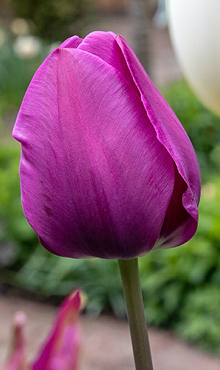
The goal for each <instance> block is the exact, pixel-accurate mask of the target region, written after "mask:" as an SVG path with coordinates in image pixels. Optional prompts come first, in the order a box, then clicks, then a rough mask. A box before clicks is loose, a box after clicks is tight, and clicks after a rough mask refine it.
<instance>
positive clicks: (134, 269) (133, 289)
mask: <svg viewBox="0 0 220 370" xmlns="http://www.w3.org/2000/svg"><path fill="white" fill-rule="evenodd" d="M118 262H119V267H120V272H121V278H122V284H123V289H124V296H125V301H126V306H127V315H128V322H129V326H130V333H131V340H132V346H133V352H134V361H135V366H136V370H153V365H152V360H151V353H150V345H149V340H148V334H147V325H146V320H145V316H144V306H143V299H142V292H141V287H140V279H139V272H138V259H137V258H133V259H130V260H121V259H119V260H118Z"/></svg>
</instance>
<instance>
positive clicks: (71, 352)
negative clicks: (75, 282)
mask: <svg viewBox="0 0 220 370" xmlns="http://www.w3.org/2000/svg"><path fill="white" fill-rule="evenodd" d="M79 310H80V296H79V291H75V292H73V293H72V294H71V295H70V296H69V297H67V298H66V300H65V301H64V303H63V304H62V306H61V307H60V309H59V311H58V314H57V318H56V321H55V323H54V327H53V329H52V331H51V333H50V334H49V337H48V338H47V340H46V343H45V344H44V346H43V348H42V351H41V353H40V356H39V358H38V359H37V360H36V361H35V362H34V364H33V365H32V370H61V369H62V370H77V368H78V365H77V364H78V360H79V347H80V330H79V324H78V316H79Z"/></svg>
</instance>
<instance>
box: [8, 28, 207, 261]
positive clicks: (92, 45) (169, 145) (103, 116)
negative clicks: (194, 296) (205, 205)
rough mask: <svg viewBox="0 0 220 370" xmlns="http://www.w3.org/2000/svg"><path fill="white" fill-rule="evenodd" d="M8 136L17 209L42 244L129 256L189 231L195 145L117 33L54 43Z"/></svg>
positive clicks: (180, 239) (195, 190) (194, 213)
mask: <svg viewBox="0 0 220 370" xmlns="http://www.w3.org/2000/svg"><path fill="white" fill-rule="evenodd" d="M13 136H14V137H15V138H16V139H17V140H18V141H20V142H21V144H22V154H21V164H20V178H21V193H22V205H23V209H24V213H25V216H26V218H27V220H28V221H29V223H30V224H31V226H32V227H33V229H34V230H35V231H36V233H37V234H38V235H39V237H40V241H41V243H42V245H43V246H44V247H45V248H47V249H48V250H49V251H51V252H53V253H55V254H58V255H61V256H67V257H73V258H79V257H84V256H95V257H101V258H123V259H128V258H133V257H135V256H139V255H143V254H146V253H148V252H149V251H150V250H151V249H152V248H170V247H175V246H177V245H180V244H182V243H185V242H186V241H187V240H189V239H190V238H191V237H192V236H193V235H194V233H195V231H196V228H197V222H198V208H197V206H198V202H199V197H200V171H199V165H198V161H197V158H196V155H195V152H194V149H193V147H192V144H191V142H190V140H189V138H188V136H187V134H186V132H185V131H184V129H183V127H182V125H181V123H180V122H179V120H178V119H177V117H176V116H175V114H174V113H173V111H172V109H171V108H170V106H169V105H168V104H167V102H166V101H165V100H164V98H163V97H162V96H161V94H160V93H159V92H158V90H157V89H156V87H155V86H154V85H153V83H152V82H151V80H150V79H149V77H148V76H147V74H146V72H145V71H144V69H143V67H142V66H141V64H140V62H139V61H138V59H137V57H136V56H135V55H134V53H133V51H132V50H131V48H130V47H129V45H128V44H127V43H126V41H125V40H124V39H123V38H122V37H121V36H119V35H115V34H114V33H112V32H107V33H105V32H93V33H91V34H89V35H88V36H87V37H86V38H85V39H80V38H79V37H77V36H74V37H71V38H69V39H68V40H66V41H65V42H64V43H63V44H62V45H61V46H60V47H59V48H58V49H56V50H54V51H53V52H52V53H51V54H50V55H49V57H48V58H47V59H46V60H45V61H44V63H43V64H42V65H41V66H40V68H39V69H38V70H37V72H36V74H35V76H34V77H33V80H32V81H31V83H30V86H29V88H28V90H27V92H26V95H25V97H24V100H23V103H22V106H21V109H20V112H19V114H18V118H17V121H16V124H15V127H14V131H13Z"/></svg>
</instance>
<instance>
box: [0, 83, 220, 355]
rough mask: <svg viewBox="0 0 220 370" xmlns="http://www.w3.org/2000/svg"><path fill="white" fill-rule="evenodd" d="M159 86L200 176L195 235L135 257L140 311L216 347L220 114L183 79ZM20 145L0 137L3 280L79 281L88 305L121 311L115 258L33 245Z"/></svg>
mask: <svg viewBox="0 0 220 370" xmlns="http://www.w3.org/2000/svg"><path fill="white" fill-rule="evenodd" d="M5 84H6V85H7V83H6V82H5ZM6 85H5V86H6ZM4 91H7V89H5V90H4ZM164 94H165V95H166V98H167V99H168V101H169V102H170V104H171V106H172V107H173V108H174V110H175V112H176V114H177V115H178V116H179V118H180V120H181V121H182V122H183V123H184V125H185V128H186V130H187V131H188V133H189V135H190V137H191V140H192V142H193V145H194V147H195V148H196V150H197V151H198V153H199V159H200V164H201V168H202V169H203V182H204V184H203V187H202V200H201V204H200V220H199V227H198V231H197V234H196V236H195V237H194V238H193V239H192V240H191V241H190V242H188V243H187V244H185V245H184V246H181V247H179V248H174V249H171V250H165V251H152V252H151V253H149V254H148V255H147V256H145V257H142V258H140V275H141V282H142V288H143V296H144V302H145V308H146V316H147V319H148V322H149V323H150V324H151V325H158V326H161V327H167V328H172V329H173V330H176V331H177V332H178V333H179V334H180V335H181V336H183V337H184V338H186V339H187V340H190V341H192V342H193V343H196V344H198V345H200V346H202V347H203V348H206V349H208V350H211V351H214V350H215V351H217V352H219V348H218V344H219V341H220V334H219V333H220V331H219V330H218V328H219V325H220V316H219V303H220V212H219V209H220V178H219V176H216V175H215V176H214V177H210V172H211V173H214V171H215V170H216V168H217V166H219V163H220V149H219V148H220V122H219V119H218V118H217V117H215V116H214V115H212V114H211V113H209V112H208V111H207V110H206V109H205V108H203V107H202V106H201V105H200V103H198V102H197V100H196V99H195V98H194V96H193V95H192V94H191V92H190V91H189V90H188V88H187V86H186V85H185V84H183V83H181V84H176V85H173V86H172V87H171V88H170V89H168V90H167V91H165V92H164ZM3 99H4V96H3ZM6 100H7V99H6ZM19 152H20V148H19V146H18V145H14V146H11V144H10V145H7V144H4V145H0V204H1V207H0V248H1V253H0V255H1V256H2V255H5V254H6V255H7V253H6V251H8V250H12V253H11V254H10V253H9V257H8V258H6V259H2V258H1V257H0V267H1V280H2V282H4V283H6V284H13V285H15V286H17V287H20V288H24V289H27V290H29V291H32V292H36V293H37V294H41V295H44V296H46V297H48V298H49V297H52V296H58V297H61V298H62V297H63V296H65V295H66V294H68V293H69V292H70V290H71V289H72V288H73V287H75V286H80V287H81V288H82V289H83V290H84V291H85V292H86V293H87V295H88V305H87V310H88V312H90V313H93V314H95V315H98V314H99V313H100V312H102V311H103V310H111V311H113V312H114V313H115V314H116V315H117V316H118V317H124V316H125V307H124V301H123V294H122V286H121V282H120V277H119V270H118V266H117V261H108V260H107V261H106V260H99V259H85V260H71V259H68V258H62V257H58V256H54V255H52V254H50V253H49V252H47V251H46V250H44V249H43V248H42V247H41V246H39V243H38V239H37V237H36V235H35V233H34V232H33V230H32V229H31V227H30V226H29V225H28V223H27V221H26V220H25V218H24V216H23V212H22V208H21V204H20V189H19V177H18V163H19Z"/></svg>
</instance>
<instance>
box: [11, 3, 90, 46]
mask: <svg viewBox="0 0 220 370" xmlns="http://www.w3.org/2000/svg"><path fill="white" fill-rule="evenodd" d="M91 5H92V2H91V1H89V0H63V1H62V2H61V1H59V0H47V1H44V0H11V6H12V9H13V10H14V12H15V14H16V15H17V16H19V17H22V18H25V19H26V20H28V21H31V22H30V26H31V31H32V33H34V34H36V35H37V36H39V37H41V38H42V39H44V40H46V41H49V42H53V41H63V40H64V39H66V38H67V37H70V36H73V35H74V34H78V35H80V36H84V27H85V25H87V23H88V21H89V18H90V17H91V10H92V7H91Z"/></svg>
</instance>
